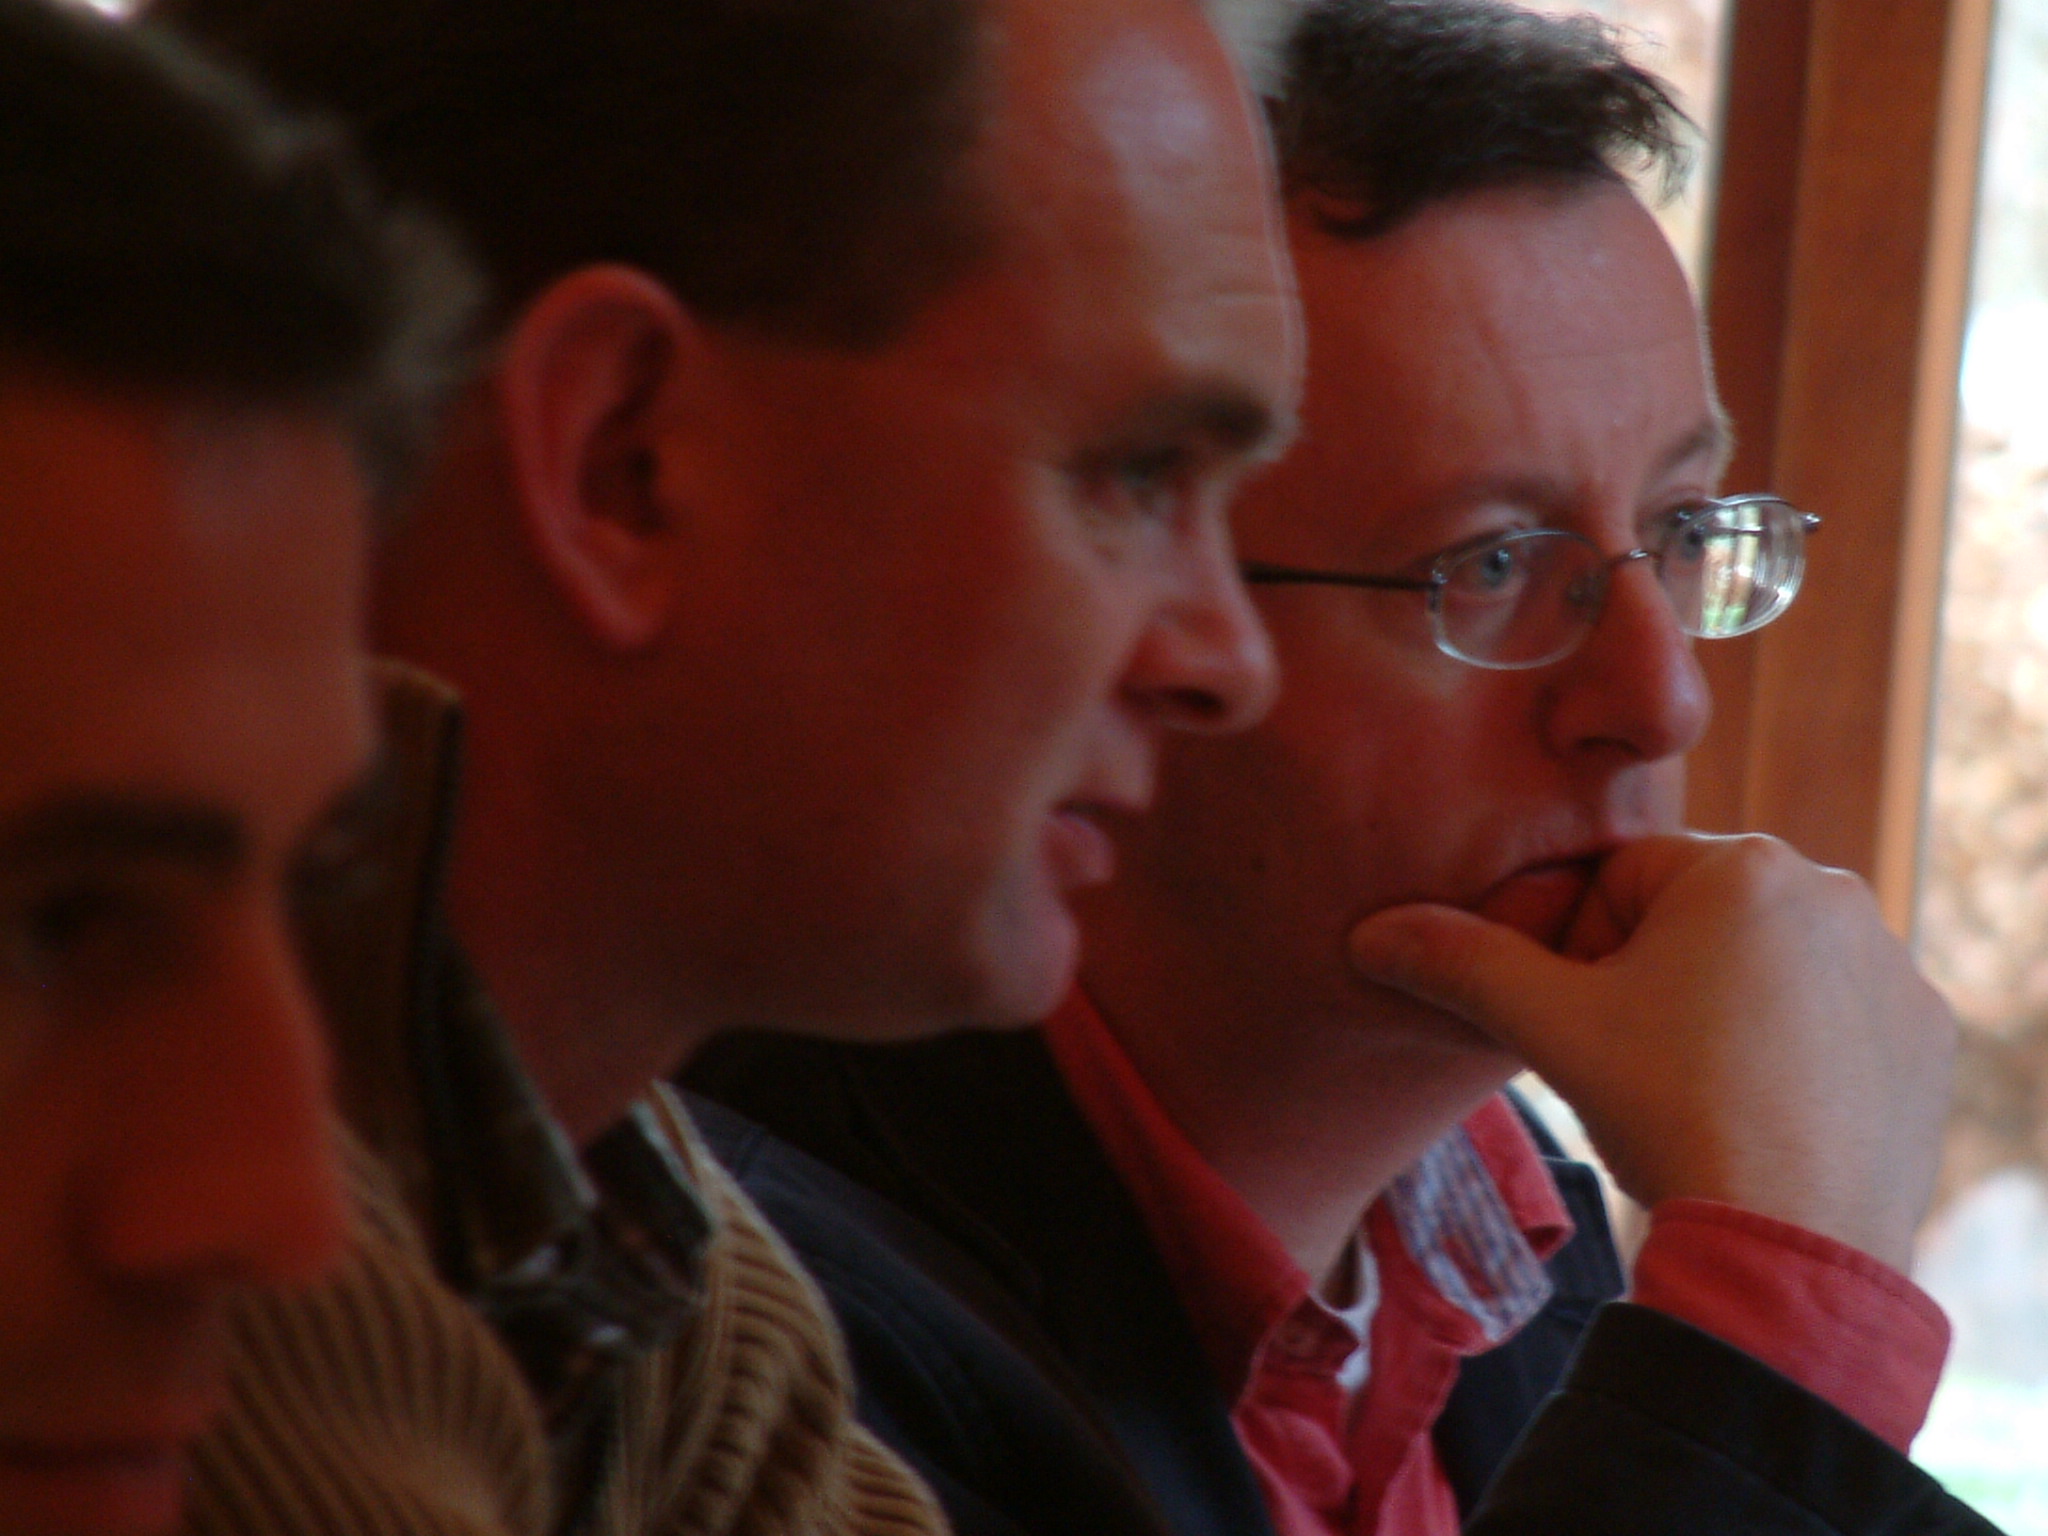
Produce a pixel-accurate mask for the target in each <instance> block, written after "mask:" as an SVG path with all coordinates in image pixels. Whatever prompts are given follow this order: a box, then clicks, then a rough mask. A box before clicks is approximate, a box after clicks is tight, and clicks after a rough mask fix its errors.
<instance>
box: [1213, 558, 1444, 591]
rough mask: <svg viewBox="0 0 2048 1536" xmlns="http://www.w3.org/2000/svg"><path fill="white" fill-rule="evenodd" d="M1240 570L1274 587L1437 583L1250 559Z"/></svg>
mask: <svg viewBox="0 0 2048 1536" xmlns="http://www.w3.org/2000/svg"><path fill="white" fill-rule="evenodd" d="M1237 569H1238V574H1240V575H1241V576H1243V577H1244V579H1245V580H1246V581H1248V582H1252V583H1255V584H1256V585H1259V586H1275V587H1310V586H1328V587H1372V588H1375V589H1377V590H1380V591H1385V592H1428V591H1430V590H1431V589H1432V588H1434V587H1435V586H1436V585H1437V584H1436V583H1435V582H1434V581H1432V580H1430V579H1429V578H1427V577H1420V578H1418V577H1413V576H1358V575H1354V574H1352V573H1351V572H1349V571H1310V570H1304V569H1302V568H1301V567H1299V566H1293V565H1267V564H1265V563H1264V562H1262V561H1258V560H1247V561H1245V562H1244V563H1243V564H1242V565H1240V566H1239V567H1238V568H1237Z"/></svg>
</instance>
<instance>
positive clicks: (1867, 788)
mask: <svg viewBox="0 0 2048 1536" xmlns="http://www.w3.org/2000/svg"><path fill="white" fill-rule="evenodd" d="M1991 8H1992V0H1746V3H1744V0H1737V3H1736V5H1735V10H1734V14H1733V16H1732V17H1731V18H1730V35H1729V39H1728V53H1727V63H1726V66H1725V68H1726V76H1727V85H1726V91H1725V95H1724V98H1723V99H1724V104H1725V105H1724V110H1723V122H1724V125H1725V126H1724V130H1723V133H1722V140H1721V152H1720V156H1719V177H1718V184H1717V191H1716V195H1715V206H1714V212H1713V215H1712V218H1711V221H1710V225H1709V228H1710V230H1711V232H1712V234H1711V245H1710V250H1709V255H1708V261H1707V278H1706V281H1705V285H1704V286H1705V302H1706V309H1707V314H1708V335H1709V339H1710V341H1711V344H1712V347H1713V351H1714V356H1715V361H1716V368H1717V373H1718V378H1719V382H1720V388H1721V394H1722V398H1723V400H1724V401H1725V403H1726V404H1727V407H1728V410H1729V413H1730V415H1731V416H1732V417H1733V419H1734V421H1735V423H1736V430H1737V435H1738V444H1737V451H1736V458H1735V462H1734V464H1733V465H1732V466H1731V471H1730V476H1729V480H1728V484H1729V486H1730V487H1731V488H1733V489H1736V490H1762V489H1766V488H1768V489H1771V490H1775V491H1777V492H1779V493H1780V494H1782V495H1784V496H1786V497H1788V498H1790V499H1791V500H1793V501H1794V502H1797V503H1798V504H1799V505H1801V506H1803V507H1807V508H1808V509H1810V510H1812V511H1816V512H1819V513H1821V514H1823V516H1825V518H1826V519H1827V526H1826V528H1825V529H1824V530H1823V531H1822V532H1821V533H1820V534H1819V535H1818V536H1817V538H1816V540H1815V543H1814V550H1813V555H1814V559H1813V564H1812V566H1811V567H1810V569H1809V573H1808V580H1807V585H1806V588H1805V590H1804V591H1803V592H1802V593H1801V594H1800V598H1799V602H1798V603H1797V604H1796V605H1795V606H1794V608H1793V610H1792V612H1791V613H1790V614H1788V615H1787V616H1786V618H1784V619H1783V620H1781V621H1779V622H1778V623H1777V624H1776V625H1773V626H1772V627H1771V628H1770V629H1767V630H1765V631H1763V632H1761V633H1760V634H1759V635H1758V636H1757V637H1756V638H1755V639H1754V640H1749V641H1740V642H1734V643H1732V644H1729V645H1724V646H1709V647H1702V650H1701V655H1702V659H1703V663H1704V665H1705V666H1706V668H1707V671H1708V676H1709V680H1710V681H1711V683H1712V684H1713V687H1714V692H1715V698H1716V701H1717V713H1716V721H1715V724H1714V726H1713V728H1712V729H1711V730H1710V732H1709V734H1708V736H1707V739H1706V740H1705V742H1703V743H1702V745H1701V747H1700V749H1699V750H1698V752H1697V753H1696V754H1695V755H1694V757H1693V759H1692V779H1691V783H1692V792H1691V806H1690V813H1691V817H1692V820H1693V822H1694V824H1695V825H1698V826H1702V827H1707V828H1710V829H1718V830H1733V829H1736V828H1750V829H1756V830H1761V831H1767V832H1772V833H1776V834H1778V835H1779V836H1782V837H1785V838H1787V839H1789V840H1790V841H1791V842H1793V843H1795V844H1796V845H1797V846H1799V847H1800V848H1801V849H1803V850H1804V851H1805V852H1807V853H1808V854H1810V855H1811V856H1813V857H1815V858H1818V859H1821V860H1823V861H1825V862H1827V863H1831V864H1839V865H1842V866H1844V867H1846V868H1850V869H1854V870H1856V871H1857V872H1858V873H1860V874H1862V875H1864V876H1865V877H1866V878H1868V879H1870V880H1871V881H1872V883H1873V884H1874V886H1875V887H1876V889H1877V892H1878V897H1879V900H1880V902H1881V904H1882V905H1883V908H1884V911H1885V915H1886V918H1887V920H1888V921H1889V922H1891V924H1892V925H1893V926H1894V927H1895V928H1896V929H1898V930H1899V931H1900V932H1901V933H1904V932H1906V931H1908V929H1909V927H1910V921H1911V912H1912V905H1913V899H1914V891H1915V882H1916V877H1917V865H1918V854H1919V847H1920V841H1921V831H1920V827H1921V805H1922V801H1923V799H1924V795H1925V781H1926V765H1927V760H1928V724H1929V718H1930V715H1931V710H1932V685H1933V675H1934V656H1935V648H1936V637H1937V631H1936V620H1937V615H1938V609H1939V603H1940V594H1941V570H1942V552H1943V548H1944V541H1945V533H1946V526H1947V514H1948V502H1949V492H1950V485H1951V481H1952V477H1953V458H1954V443H1955V427H1956V379H1957V370H1958V364H1959V362H1960V358H1961V348H1962V335H1963V327H1964V323H1965V320H1966V315H1967V306H1968V298H1969V264H1970V250H1971V241H1972V236H1973V233H1974V224H1975V209H1976V189H1977V181H1978V168H1979V160H1980V157H1981V143H1982V136H1983V114H1984V97H1985V86H1986V79H1987V68H1988V61H1989V54H1990V39H1991Z"/></svg>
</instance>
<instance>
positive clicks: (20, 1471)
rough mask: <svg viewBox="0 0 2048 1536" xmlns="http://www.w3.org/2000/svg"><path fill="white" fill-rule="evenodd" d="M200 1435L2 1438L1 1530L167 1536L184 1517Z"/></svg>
mask: <svg viewBox="0 0 2048 1536" xmlns="http://www.w3.org/2000/svg"><path fill="white" fill-rule="evenodd" d="M197 1438H198V1430H197V1429H183V1428H181V1429H178V1430H150V1431H144V1432H139V1433H130V1432H125V1431H124V1432H118V1433H112V1434H97V1433H95V1434H84V1435H74V1436H64V1437H28V1438H18V1439H17V1438H0V1529H4V1530H7V1531H10V1532H11V1531H33V1532H38V1533H41V1532H49V1533H51V1536H60V1533H61V1536H70V1533H72V1532H91V1533H93V1536H161V1533H163V1532H166V1531H169V1530H172V1529H174V1528H175V1527H176V1526H177V1524H178V1519H179V1516H180V1515H181V1514H182V1513H183V1510H184V1503H185V1489H186V1483H187V1472H188V1465H189V1452H190V1449H191V1445H192V1442H193V1441H194V1440H195V1439H197Z"/></svg>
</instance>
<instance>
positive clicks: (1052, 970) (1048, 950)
mask: <svg viewBox="0 0 2048 1536" xmlns="http://www.w3.org/2000/svg"><path fill="white" fill-rule="evenodd" d="M978 953H979V960H978V964H977V965H976V966H975V971H976V975H975V978H974V980H973V982H972V983H971V986H972V990H973V994H974V995H973V997H972V998H971V1000H969V1001H968V1003H967V1006H966V1007H965V1008H964V1009H963V1010H962V1011H961V1014H960V1016H959V1017H958V1018H956V1019H955V1020H954V1022H955V1023H956V1024H964V1025H969V1026H973V1027H978V1028H982V1029H1023V1028H1026V1027H1028V1026H1030V1025H1033V1024H1036V1023H1038V1022H1039V1021H1040V1020H1041V1019H1044V1018H1045V1017H1046V1016H1047V1015H1049V1014H1050V1013H1052V1011H1053V1010H1054V1009H1056V1008H1057V1007H1059V1005H1060V1004H1061V1003H1062V1002H1063V1001H1064V1000H1065V999H1066V995H1067V993H1068V991H1069V990H1070V989H1071V988H1072V987H1073V985H1074V978H1075V976H1076V975H1077V974H1078V972H1079V971H1080V966H1081V930H1080V927H1079V925H1078V924H1077V923H1076V922H1075V920H1074V914H1073V912H1072V911H1070V910H1069V909H1068V907H1067V904H1066V902H1065V901H1064V900H1062V899H1061V898H1060V897H1059V895H1058V894H1057V893H1056V892H1054V891H1053V890H1052V889H1051V888H1050V886H1040V887H1039V888H1038V889H1037V890H1035V891H1034V892H1033V893H1032V898H1031V899H1029V900H1026V901H1022V902H1005V903H1002V904H1000V905H999V906H998V907H997V908H996V909H995V910H994V911H992V912H991V913H990V914H989V918H988V920H987V921H986V922H985V923H984V924H983V925H982V930H981V942H980V944H979V945H978Z"/></svg>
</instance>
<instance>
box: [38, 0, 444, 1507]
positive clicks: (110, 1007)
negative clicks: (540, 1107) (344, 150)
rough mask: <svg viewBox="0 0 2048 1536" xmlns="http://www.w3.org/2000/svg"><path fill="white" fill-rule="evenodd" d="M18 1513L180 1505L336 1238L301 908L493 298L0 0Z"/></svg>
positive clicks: (56, 28) (239, 112) (112, 49)
mask: <svg viewBox="0 0 2048 1536" xmlns="http://www.w3.org/2000/svg"><path fill="white" fill-rule="evenodd" d="M0 144H4V145H5V151H4V153H0V1168H4V1169H5V1176H4V1178H0V1530H5V1531H6V1532H7V1533H8V1536H59V1533H62V1536H80V1533H94V1536H115V1533H120V1536H143V1533H155V1532H162V1531H166V1530H168V1529H169V1528H170V1527H171V1526H172V1525H173V1524H174V1523H175V1522H176V1520H177V1518H178V1516H179V1513H180V1509H181V1505H182V1503H183V1499H184V1495H185V1486H186V1480H187V1476H188V1457H189V1453H190V1451H191V1448H192V1445H193V1442H194V1441H195V1440H196V1439H197V1438H198V1437H199V1436H200V1434H201V1433H202V1432H203V1431H204V1430H205V1429H206V1427H207V1425H208V1423H209V1421H210V1420H212V1419H213V1417H214V1416H215V1415H216V1414H217V1413H219V1412H220V1410H222V1409H223V1408H224V1407H225V1406H226V1403H227V1399H228V1393H229V1381H228V1375H229V1371H228V1366H229V1353H230V1350H229V1318H230V1314H231V1311H232V1309H233V1308H234V1307H235V1306H236V1305H238V1304H239V1303H240V1302H241V1300H242V1299H244V1298H246V1297H248V1296H251V1295H255V1294H259V1293H266V1292H277V1291H286V1290H290V1291H297V1290H299V1289H301V1288H303V1287H306V1286H308V1285H309V1284H311V1283H313V1282H315V1281H317V1280H319V1279H321V1278H322V1277H323V1276H325V1275H326V1274H328V1273H329V1272H330V1271H331V1270H332V1269H334V1267H335V1266H336V1265H337V1264H338V1263H339V1261H340V1259H341V1257H342V1254H343V1251H344V1248H345V1243H346V1239H347V1237H348V1233H349V1224H350V1209H349V1204H348V1201H347V1200H346V1198H345V1196H344V1171H343V1166H342V1158H341V1144H340V1142H339V1141H338V1139H337V1137H336V1135H335V1124H334V1113H333V1105H332V1102H331V1099H330V1093H329V1088H328V1049H327V1042H326V1039H325V1035H324V1032H323V1030H322V1028H321V1025H320V1022H319V1019H318V1016H317V1014H316V1012H315V1010H314V1008H313V1005H312V1002H311V998H310V995H309V991H308V986H307V982H306V979H305V977H304V975H303V974H302V971H301V968H300V965H299V961H298V958H297V954H296V951H295V949H294V944H293V937H292V932H291V927H290V923H289V906H290V898H291V897H292V895H293V893H294V892H295V890H296V889H297V888H298V887H299V886H300V885H301V884H302V883H304V882H305V881H309V880H313V879H316V878H317V877H318V873H319V871H318V862H319V861H318V853H319V849H320V847H321V845H322V841H323V837H324V836H325V835H327V834H329V833H330V831H331V829H332V828H333V827H334V826H335V824H336V823H337V821H338V820H339V819H340V818H342V817H343V816H344V815H345V811H346V808H347V806H348V805H349V804H350V803H351V802H352V797H353V792H354V790H355V788H356V786H357V784H358V781H359V779H360V778H361V777H362V776H363V775H364V774H365V772H366V770H367V769H368V766H369V763H370V760H371V754H372V745H373V733H372V719H371V713H370V708H369V700H368V696H367V690H366V687H365V683H364V677H363V670H362V650H361V633H360V630H361V614H360V612H359V609H360V606H361V597H362V590H363V574H364V561H363V553H364V544H365V538H366V534H367V508H368V507H369V505H370V502H371V500H372V494H371V493H372V491H373V489H376V488H380V487H382V486H385V485H388V484H390V483H391V481H392V479H393V478H394V477H395V476H396V474H397V473H398V471H399V470H400V468H401V465H400V462H399V461H400V459H401V458H403V457H404V456H405V454H406V450H407V449H408V446H409V441H408V440H409V439H411V438H412V437H413V436H414V435H415V434H416V433H417V431H418V430H419V428H420V425H421V423H420V421H419V420H418V419H417V418H418V417H420V416H421V415H422V414H423V409H424V406H425V404H426V401H427V399H428V397H429V396H430V395H431V394H432V392H433V386H434V384H435V383H436V382H437V379H436V378H435V360H436V356H437V353H438V350H439V347H438V345H437V343H439V342H445V341H447V340H450V339H452V333H453V329H454V327H455V326H456V324H457V323H458V322H459V321H460V319H461V317H462V315H463V313H464V302H465V295H466V290H465V289H463V288H462V286H461V285H460V284H454V283H452V282H451V283H444V282H443V278H444V276H445V272H444V270H443V268H442V265H441V262H442V258H440V257H438V256H437V255H436V254H435V252H434V251H433V250H431V249H430V248H429V247H427V246H425V245H423V244H417V243H416V242H415V241H414V239H413V238H412V237H409V236H407V235H405V234H404V233H403V232H401V231H400V230H399V229H398V228H397V227H395V226H392V225H390V224H388V223H387V222H385V221H384V220H383V218H382V216H381V215H380V214H379V213H378V212H377V210H376V209H375V208H374V206H373V205H372V203H371V202H370V201H369V199H368V198H367V197H366V196H365V194H364V192H363V189H362V188H361V187H360V186H359V185H358V183H357V181H356V179H355V176H354V173H353V171H352V170H351V169H350V168H349V167H348V166H347V165H346V164H345V163H344V162H343V160H342V159H341V158H340V157H339V155H338V153H337V151H336V149H335V146H334V144H333V143H332V142H331V141H330V140H329V139H327V138H325V137H323V136H320V135H316V134H312V133H309V132H307V131H305V130H303V129H300V128H297V127H292V126H288V125H285V124H282V123H280V122H278V121H275V120H273V119H272V118H270V117H268V116H267V115H265V114H263V113H262V112H261V111H260V110H259V109H258V108H257V107H256V106H255V104H254V103H253V101H252V99H251V98H250V97H248V96H247V95H246V94H245V93H244V92H242V91H241V90H239V89H238V88H236V87H234V86H233V85H231V84H229V83H227V82H225V81H223V80H222V79H220V78H218V77H217V76H215V75H214V74H213V73H212V72H211V71H208V70H202V69H200V68H199V67H198V66H197V65H195V64H194V63H192V62H191V61H190V60H189V59H187V58H185V57H184V56H183V55H182V54H180V53H178V52H176V51H174V50H171V49H169V48H167V47H165V46H164V45H163V44H162V43H161V41H160V40H154V39H146V38H142V37H138V36H135V35H132V34H129V33H127V32H125V31H124V30H121V29H117V28H116V27H114V26H113V25H112V24H111V23H108V22H105V21H102V20H100V19H98V18H94V17H91V16H90V15H89V14H73V13H71V12H69V11H60V10H58V9H57V8H55V7H53V6H49V5H44V4H41V3H37V0H4V3H0Z"/></svg>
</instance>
